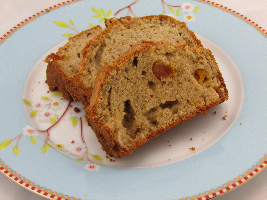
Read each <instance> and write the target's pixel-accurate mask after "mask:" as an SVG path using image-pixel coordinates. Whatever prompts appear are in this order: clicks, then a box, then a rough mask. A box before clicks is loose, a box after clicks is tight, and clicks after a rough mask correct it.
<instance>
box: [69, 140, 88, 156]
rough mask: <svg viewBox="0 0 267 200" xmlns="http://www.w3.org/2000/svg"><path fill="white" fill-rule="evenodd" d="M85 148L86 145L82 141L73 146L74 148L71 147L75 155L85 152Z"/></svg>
mask: <svg viewBox="0 0 267 200" xmlns="http://www.w3.org/2000/svg"><path fill="white" fill-rule="evenodd" d="M85 150H86V145H85V144H84V143H81V144H77V145H75V146H74V148H73V149H72V153H74V154H75V155H81V154H83V153H84V152H85Z"/></svg>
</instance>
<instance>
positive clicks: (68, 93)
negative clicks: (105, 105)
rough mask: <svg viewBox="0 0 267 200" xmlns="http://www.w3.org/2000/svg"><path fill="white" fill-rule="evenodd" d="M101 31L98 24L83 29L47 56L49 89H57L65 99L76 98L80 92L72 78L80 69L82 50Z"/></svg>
mask: <svg viewBox="0 0 267 200" xmlns="http://www.w3.org/2000/svg"><path fill="white" fill-rule="evenodd" d="M101 31H102V28H101V27H100V26H95V27H94V28H92V29H88V30H85V31H83V32H81V33H79V34H77V35H75V36H74V37H71V38H69V41H68V43H67V44H65V45H64V46H63V47H60V48H59V50H58V52H57V53H52V54H50V55H49V56H47V58H46V59H45V62H47V63H48V65H47V71H46V83H47V84H48V86H49V90H50V91H54V90H59V91H61V92H62V93H63V97H64V98H65V99H67V100H76V98H75V94H77V93H80V92H82V91H81V90H80V89H79V88H78V87H77V84H76V81H75V80H74V75H75V74H76V73H77V72H78V71H79V70H80V63H81V60H82V58H83V54H82V50H83V48H84V47H85V45H86V44H87V43H88V42H89V41H90V40H92V39H93V38H94V37H95V36H96V35H98V34H99V33H100V32H101Z"/></svg>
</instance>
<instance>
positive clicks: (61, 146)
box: [56, 144, 65, 150]
mask: <svg viewBox="0 0 267 200" xmlns="http://www.w3.org/2000/svg"><path fill="white" fill-rule="evenodd" d="M56 147H57V148H58V149H61V150H62V149H64V147H65V145H64V144H56Z"/></svg>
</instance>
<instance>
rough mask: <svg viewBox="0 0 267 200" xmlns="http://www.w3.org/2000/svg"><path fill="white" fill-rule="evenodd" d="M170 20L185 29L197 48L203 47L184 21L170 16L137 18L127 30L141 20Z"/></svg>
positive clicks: (126, 25) (127, 25)
mask: <svg viewBox="0 0 267 200" xmlns="http://www.w3.org/2000/svg"><path fill="white" fill-rule="evenodd" d="M157 18H158V19H162V20H163V19H168V20H170V21H171V22H172V23H174V24H177V25H178V26H180V27H182V28H184V29H185V30H186V31H187V32H188V33H189V34H190V35H191V37H192V38H193V39H194V42H195V44H196V46H197V47H203V45H202V43H201V41H200V40H199V39H197V37H196V35H195V33H194V32H193V31H191V30H189V29H188V27H187V25H186V23H185V22H182V21H178V20H176V19H175V18H173V17H170V16H168V15H149V16H144V17H136V18H133V19H132V20H131V22H130V23H128V24H125V25H124V26H125V28H129V27H130V26H131V25H132V24H133V23H134V22H135V21H136V20H139V19H142V20H153V19H157Z"/></svg>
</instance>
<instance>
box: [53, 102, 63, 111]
mask: <svg viewBox="0 0 267 200" xmlns="http://www.w3.org/2000/svg"><path fill="white" fill-rule="evenodd" d="M62 104H63V101H62V100H56V101H53V102H52V104H51V107H52V108H53V109H55V110H56V109H59V108H60V107H61V106H62Z"/></svg>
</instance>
